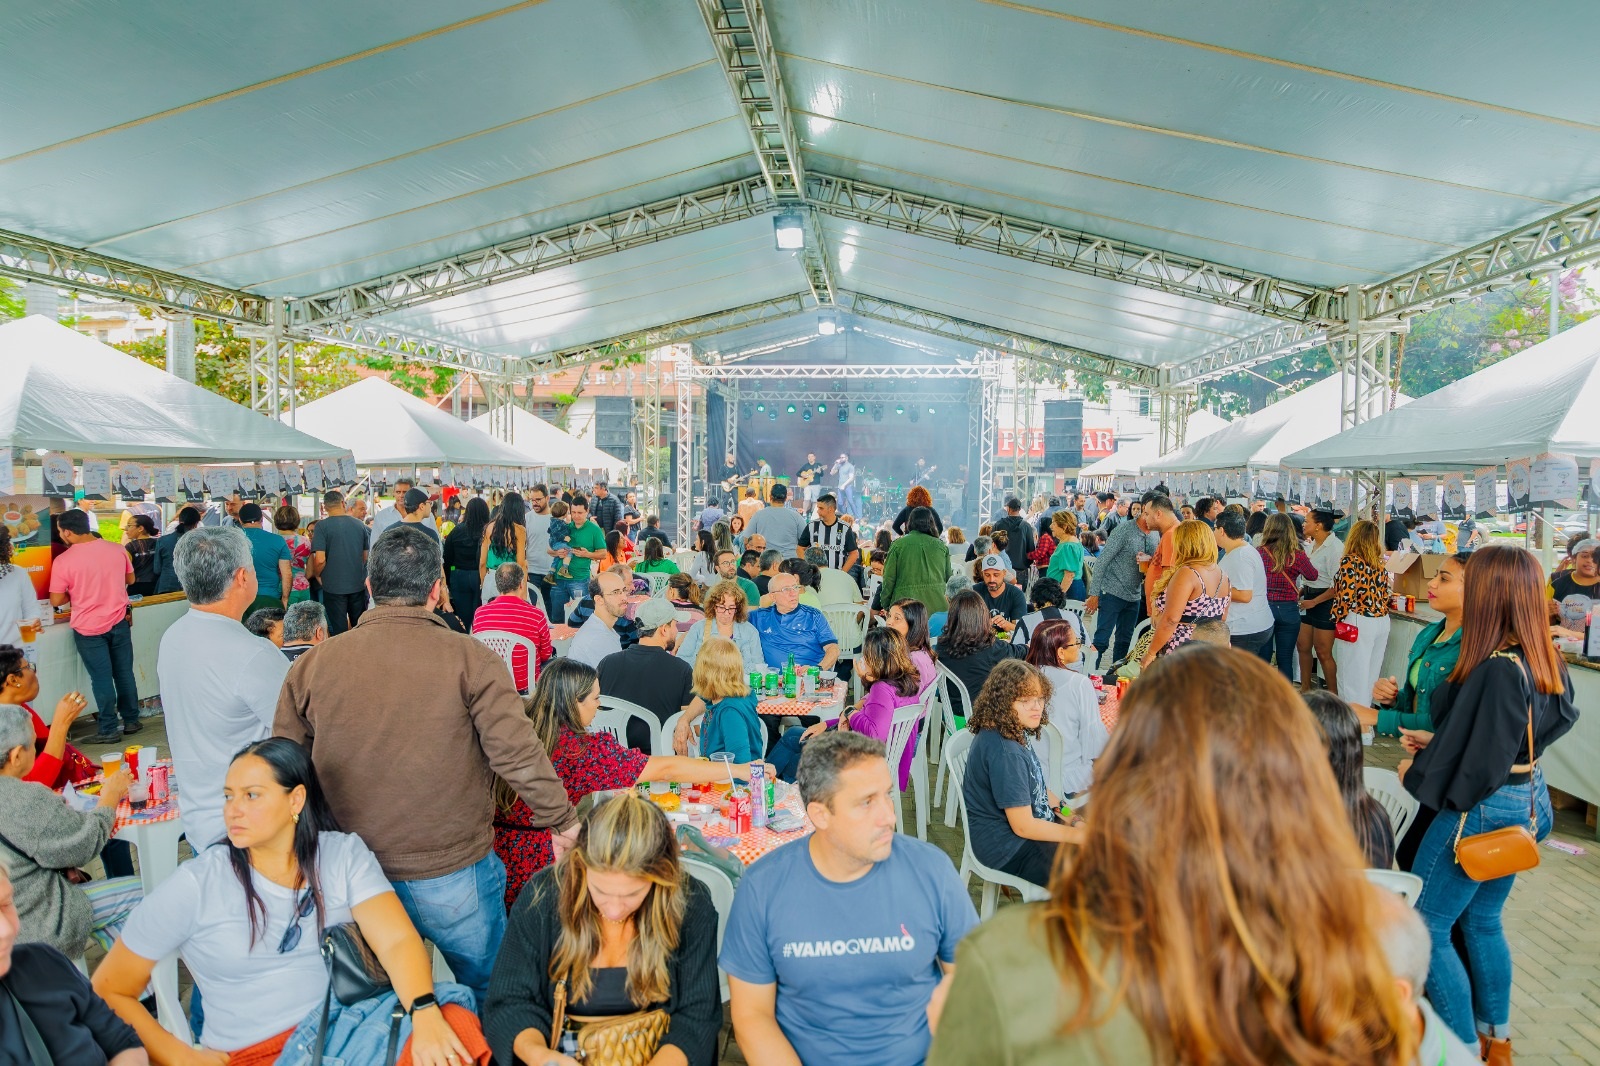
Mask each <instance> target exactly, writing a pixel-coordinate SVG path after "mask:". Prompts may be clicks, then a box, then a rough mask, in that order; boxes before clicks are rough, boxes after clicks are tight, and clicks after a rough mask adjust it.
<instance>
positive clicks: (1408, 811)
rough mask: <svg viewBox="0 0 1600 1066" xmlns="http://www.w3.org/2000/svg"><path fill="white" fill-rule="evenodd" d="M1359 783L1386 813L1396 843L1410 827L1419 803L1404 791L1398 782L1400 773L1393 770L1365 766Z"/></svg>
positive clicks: (1403, 787)
mask: <svg viewBox="0 0 1600 1066" xmlns="http://www.w3.org/2000/svg"><path fill="white" fill-rule="evenodd" d="M1361 783H1362V784H1364V785H1366V786H1367V792H1368V793H1369V794H1370V795H1371V796H1372V798H1373V799H1375V800H1377V801H1378V803H1379V805H1381V806H1382V807H1383V810H1384V813H1386V814H1388V816H1389V824H1390V825H1391V826H1392V827H1393V828H1394V839H1395V842H1396V843H1398V842H1399V841H1400V838H1401V837H1403V836H1405V835H1406V830H1407V829H1409V828H1410V827H1411V820H1412V819H1413V818H1415V817H1416V816H1417V808H1418V807H1419V806H1421V804H1419V803H1418V802H1417V800H1416V798H1415V797H1414V796H1412V795H1411V793H1409V792H1407V791H1406V789H1405V786H1404V785H1402V784H1401V783H1400V775H1399V774H1396V773H1395V772H1394V771H1393V770H1384V769H1382V768H1380V767H1377V766H1368V767H1365V768H1363V769H1362V771H1361Z"/></svg>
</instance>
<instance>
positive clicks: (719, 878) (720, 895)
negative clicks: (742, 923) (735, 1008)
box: [681, 855, 734, 1003]
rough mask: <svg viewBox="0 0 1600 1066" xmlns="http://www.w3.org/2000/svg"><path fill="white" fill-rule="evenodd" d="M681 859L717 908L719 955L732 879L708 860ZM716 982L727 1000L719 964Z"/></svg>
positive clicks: (729, 907) (724, 974)
mask: <svg viewBox="0 0 1600 1066" xmlns="http://www.w3.org/2000/svg"><path fill="white" fill-rule="evenodd" d="M681 861H682V862H683V868H684V870H685V871H686V872H687V873H688V874H689V876H690V877H692V878H694V879H695V880H696V881H699V882H700V883H701V884H703V885H705V886H706V888H707V889H709V890H710V892H711V905H712V906H713V907H715V908H716V909H717V955H718V956H719V957H720V956H721V955H722V935H723V933H724V932H725V931H726V930H727V928H728V912H729V911H731V910H732V909H733V892H734V885H733V880H732V879H731V878H730V877H729V876H728V875H727V874H726V873H724V872H723V871H721V870H719V869H717V868H716V867H715V866H713V865H711V864H710V863H709V862H704V861H702V860H700V859H697V858H695V857H694V856H693V855H685V856H683V859H682V860H681ZM717 984H718V985H719V986H720V987H721V989H722V1002H724V1003H726V1002H728V974H727V972H726V971H725V970H723V968H722V967H721V966H718V967H717Z"/></svg>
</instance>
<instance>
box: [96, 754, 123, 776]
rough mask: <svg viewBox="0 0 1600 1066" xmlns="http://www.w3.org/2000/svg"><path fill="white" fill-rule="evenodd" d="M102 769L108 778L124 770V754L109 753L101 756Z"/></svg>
mask: <svg viewBox="0 0 1600 1066" xmlns="http://www.w3.org/2000/svg"><path fill="white" fill-rule="evenodd" d="M100 769H101V770H103V771H105V775H106V776H107V777H111V776H112V775H113V774H115V773H116V772H117V771H118V770H120V769H122V752H120V751H108V752H106V753H105V754H104V755H102V756H100Z"/></svg>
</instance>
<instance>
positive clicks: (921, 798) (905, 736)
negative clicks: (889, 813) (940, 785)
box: [885, 685, 933, 840]
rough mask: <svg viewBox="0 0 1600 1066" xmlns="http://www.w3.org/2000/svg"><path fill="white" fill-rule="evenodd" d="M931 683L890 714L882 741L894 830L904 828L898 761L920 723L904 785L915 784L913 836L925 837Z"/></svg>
mask: <svg viewBox="0 0 1600 1066" xmlns="http://www.w3.org/2000/svg"><path fill="white" fill-rule="evenodd" d="M932 692H933V686H932V685H929V686H928V691H927V692H925V693H923V694H922V698H921V699H919V700H918V701H917V702H916V703H908V704H906V705H905V706H904V707H901V708H900V709H899V710H897V711H895V712H894V717H893V718H892V719H891V720H890V722H889V740H888V743H887V744H885V747H886V748H887V749H888V750H887V752H886V755H887V757H888V760H889V772H890V773H891V774H893V775H894V779H895V786H896V787H895V789H894V822H895V829H896V831H898V832H902V833H903V832H905V810H904V806H903V803H902V799H901V794H900V789H899V784H900V761H901V760H902V759H904V758H905V754H906V745H908V744H910V743H911V738H912V734H913V733H914V732H916V730H917V724H918V723H919V722H921V723H923V724H924V727H923V729H922V732H921V733H920V734H918V737H917V747H916V750H915V751H913V752H912V755H911V776H910V777H909V778H908V779H907V782H906V783H907V784H908V785H916V786H917V839H919V840H927V839H928V758H927V754H926V752H927V747H926V746H927V740H928V737H927V728H926V722H927V718H928V710H929V708H930V707H931V706H932V703H933V699H932V695H931V694H932Z"/></svg>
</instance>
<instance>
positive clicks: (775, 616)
mask: <svg viewBox="0 0 1600 1066" xmlns="http://www.w3.org/2000/svg"><path fill="white" fill-rule="evenodd" d="M767 592H769V593H770V594H771V595H772V606H771V607H762V608H761V609H759V610H755V611H751V612H750V624H751V625H753V626H755V627H756V633H757V634H759V635H760V637H761V657H762V658H763V659H765V660H766V661H767V665H768V666H770V667H772V668H773V669H774V670H781V669H783V665H784V663H785V662H786V661H787V660H788V658H789V656H790V655H793V656H794V661H795V664H796V665H798V666H817V667H820V668H822V669H824V670H832V669H833V664H834V663H836V662H838V661H839V638H838V637H836V636H834V635H833V629H832V627H830V626H829V625H828V619H827V616H826V615H824V614H823V613H822V612H821V611H819V610H817V609H816V608H815V607H807V606H806V605H805V604H803V603H801V602H800V579H799V578H798V577H796V576H795V575H794V574H782V573H780V574H774V575H772V577H771V578H770V579H769V580H768V582H767Z"/></svg>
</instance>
